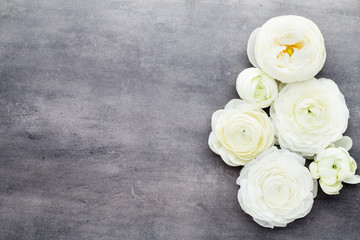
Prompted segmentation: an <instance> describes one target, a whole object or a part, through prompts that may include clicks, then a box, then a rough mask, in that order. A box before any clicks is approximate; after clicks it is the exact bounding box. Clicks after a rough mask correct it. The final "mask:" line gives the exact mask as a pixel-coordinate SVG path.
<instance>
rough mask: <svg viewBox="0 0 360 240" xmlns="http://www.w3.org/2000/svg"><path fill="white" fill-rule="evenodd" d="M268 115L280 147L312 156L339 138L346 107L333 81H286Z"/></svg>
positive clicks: (347, 112) (345, 124)
mask: <svg viewBox="0 0 360 240" xmlns="http://www.w3.org/2000/svg"><path fill="white" fill-rule="evenodd" d="M270 116H271V118H272V120H273V123H274V128H275V135H276V136H277V138H278V142H279V144H280V146H281V147H282V148H285V149H289V150H291V151H294V152H297V153H299V154H301V155H302V156H306V157H311V156H313V155H314V154H316V153H318V152H320V151H321V150H323V149H325V148H326V147H327V146H329V144H330V143H332V142H335V141H336V140H338V139H340V138H341V137H342V134H343V133H344V132H345V130H346V128H347V124H348V119H349V110H348V108H347V106H346V103H345V99H344V96H343V95H342V94H341V92H340V91H339V88H338V87H337V85H336V83H335V82H334V81H332V80H330V79H325V78H322V79H319V80H316V79H315V78H313V79H312V80H309V81H305V82H300V83H292V84H287V85H286V86H285V87H284V88H283V89H282V90H281V92H280V93H279V97H278V99H276V100H275V101H274V104H273V105H272V107H271V109H270Z"/></svg>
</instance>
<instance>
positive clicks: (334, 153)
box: [309, 147, 360, 194]
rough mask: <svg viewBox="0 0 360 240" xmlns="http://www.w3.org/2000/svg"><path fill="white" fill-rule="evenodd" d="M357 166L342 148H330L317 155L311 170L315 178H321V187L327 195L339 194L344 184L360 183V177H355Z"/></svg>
mask: <svg viewBox="0 0 360 240" xmlns="http://www.w3.org/2000/svg"><path fill="white" fill-rule="evenodd" d="M356 168H357V164H356V162H355V160H354V159H353V158H352V157H351V156H350V155H349V153H348V151H347V150H346V149H345V148H342V147H338V148H337V147H329V148H326V149H325V150H323V151H320V152H319V153H318V154H316V155H315V159H314V161H313V162H312V163H311V164H310V166H309V169H310V171H311V175H312V176H313V178H315V179H318V178H320V181H319V183H320V187H321V189H322V190H323V191H324V192H325V193H327V194H339V191H340V189H341V188H342V187H343V185H342V182H345V183H350V184H357V183H360V176H358V175H355V170H356Z"/></svg>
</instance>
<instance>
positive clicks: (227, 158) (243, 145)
mask: <svg viewBox="0 0 360 240" xmlns="http://www.w3.org/2000/svg"><path fill="white" fill-rule="evenodd" d="M211 128H212V132H211V133H210V136H209V146H210V148H211V150H213V151H214V152H215V153H217V154H219V155H220V156H221V158H222V159H223V160H224V162H225V163H226V164H228V165H230V166H240V165H245V164H246V163H248V162H249V161H250V160H252V159H254V158H255V157H256V156H258V155H259V154H260V153H262V152H263V151H265V150H267V149H268V148H269V147H271V146H273V145H274V129H273V126H272V123H271V120H270V118H269V117H268V116H267V114H266V113H265V112H264V111H263V110H262V109H260V108H258V107H257V106H255V105H253V104H250V103H247V102H245V101H243V100H240V99H233V100H231V101H230V102H229V103H228V104H226V106H225V108H224V109H222V110H218V111H216V112H215V113H214V114H213V115H212V118H211Z"/></svg>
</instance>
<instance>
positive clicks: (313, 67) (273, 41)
mask: <svg viewBox="0 0 360 240" xmlns="http://www.w3.org/2000/svg"><path fill="white" fill-rule="evenodd" d="M247 53H248V57H249V60H250V62H251V63H252V64H253V65H254V66H255V67H259V68H261V69H262V70H264V71H265V72H266V73H267V74H269V75H270V76H271V77H272V78H275V79H277V80H280V81H281V82H284V83H290V82H295V81H305V80H308V79H310V78H312V77H314V76H315V75H316V74H317V73H318V72H319V71H320V70H321V69H322V67H323V66H324V63H325V59H326V51H325V44H324V38H323V36H322V34H321V32H320V30H319V28H318V27H317V26H316V25H315V23H313V22H312V21H311V20H309V19H306V18H304V17H300V16H292V15H289V16H280V17H275V18H272V19H270V20H268V21H267V22H266V23H265V24H264V25H262V26H261V27H260V28H257V29H255V30H254V31H253V33H252V34H251V35H250V38H249V42H248V49H247Z"/></svg>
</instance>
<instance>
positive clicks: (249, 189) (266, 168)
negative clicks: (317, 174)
mask: <svg viewBox="0 0 360 240" xmlns="http://www.w3.org/2000/svg"><path fill="white" fill-rule="evenodd" d="M304 164H305V159H304V158H302V157H301V156H299V155H297V154H295V153H292V152H289V151H287V150H283V149H277V148H276V147H272V148H270V149H268V150H267V151H265V152H264V153H262V154H260V155H259V156H258V157H257V158H256V159H254V160H253V161H251V162H250V163H248V164H247V165H245V167H244V168H243V169H242V170H241V171H240V176H239V178H238V179H237V181H236V183H237V184H238V185H240V190H239V192H238V200H239V203H240V206H241V208H242V209H243V210H244V211H245V212H246V213H247V214H249V215H251V216H252V217H253V219H254V221H255V222H257V223H258V224H260V225H261V226H263V227H269V228H273V227H285V226H286V225H287V224H288V223H290V222H292V221H294V220H295V219H298V218H302V217H304V216H305V215H307V214H308V213H309V212H310V210H311V208H312V205H313V201H314V200H313V198H314V197H315V196H316V194H317V181H314V180H313V179H312V177H311V174H310V172H309V170H308V169H307V168H306V167H305V166H304Z"/></svg>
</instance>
